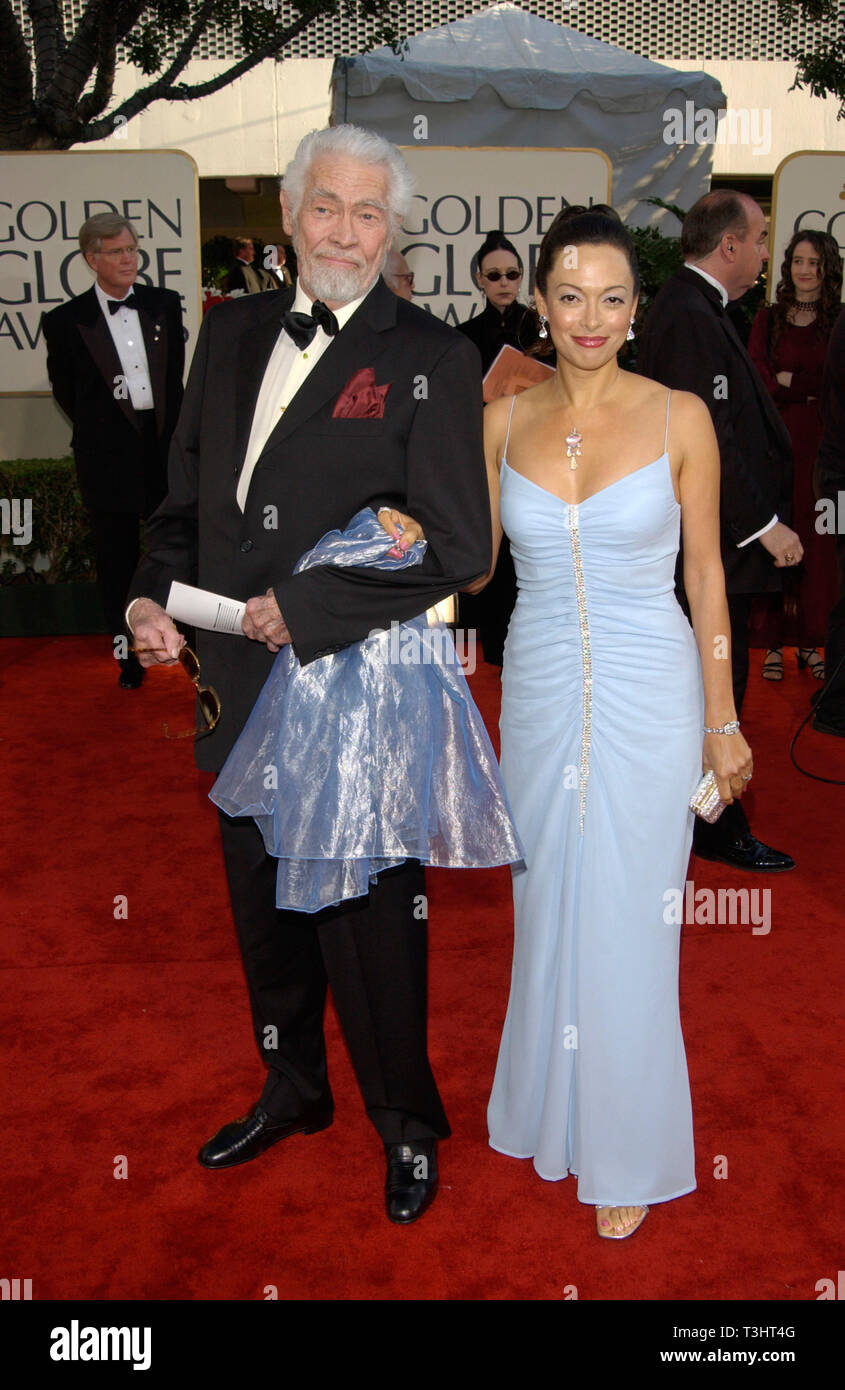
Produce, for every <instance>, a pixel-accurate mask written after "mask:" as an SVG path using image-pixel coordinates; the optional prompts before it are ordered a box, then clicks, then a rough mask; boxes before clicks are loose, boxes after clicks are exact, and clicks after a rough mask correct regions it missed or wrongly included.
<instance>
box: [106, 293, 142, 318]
mask: <svg viewBox="0 0 845 1390" xmlns="http://www.w3.org/2000/svg"><path fill="white" fill-rule="evenodd" d="M137 308H138V296H137V295H135V294H128V295H127V296H126V298H125V299H110V300H109V313H110V314H116V313H117V311H118V309H137Z"/></svg>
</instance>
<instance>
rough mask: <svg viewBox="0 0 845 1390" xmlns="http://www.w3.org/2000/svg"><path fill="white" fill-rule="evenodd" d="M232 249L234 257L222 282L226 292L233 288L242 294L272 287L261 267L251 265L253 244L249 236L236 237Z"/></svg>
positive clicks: (230, 291)
mask: <svg viewBox="0 0 845 1390" xmlns="http://www.w3.org/2000/svg"><path fill="white" fill-rule="evenodd" d="M233 249H234V253H235V259H234V260H233V261H232V264H231V265H230V266H229V269H228V272H227V274H226V280H225V284H224V288H225V291H226V293H227V294H231V293H232V291H233V290H236V291H240V292H242V293H243V294H259V293H260V292H261V291H262V290H266V289H272V288H274V287H273V286H271V285H268V284H267V281H266V280H265V278H264V273H263V271H262V269H261V267H260V266H255V265H253V261H254V260H255V246H254V244H253V242H252V240H251V239H250V237H238V238H237V240H236V241H235V243H234V247H233Z"/></svg>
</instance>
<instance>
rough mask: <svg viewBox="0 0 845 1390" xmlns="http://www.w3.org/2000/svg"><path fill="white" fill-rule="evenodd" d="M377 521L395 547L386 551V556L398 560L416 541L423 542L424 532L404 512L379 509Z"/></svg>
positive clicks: (384, 508)
mask: <svg viewBox="0 0 845 1390" xmlns="http://www.w3.org/2000/svg"><path fill="white" fill-rule="evenodd" d="M378 519H379V521H380V522H381V524H382V527H383V528H384V530H385V531H386V532H387V534H388V535H389V536H393V538H394V540H395V541H396V545H395V546H393V548H392V549H391V550H388V552H387V553H388V555H393V556H394V557H395V559H397V560H400V559H401V558H402V556H403V555H404V554H405V551H406V550H408V548H409V547H410V546H412V545H415V544H416V542H417V541H424V540H425V532H424V531H423V528H422V527H421V526H420V523H419V522H418V521H415V520H414V518H413V517H412V516H407V515H406V514H405V512H400V511H397V509H396V508H395V507H380V508H379V513H378Z"/></svg>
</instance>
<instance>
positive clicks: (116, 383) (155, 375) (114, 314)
mask: <svg viewBox="0 0 845 1390" xmlns="http://www.w3.org/2000/svg"><path fill="white" fill-rule="evenodd" d="M79 245H80V249H81V251H82V254H83V256H84V257H85V260H86V261H87V262H88V264H89V266H90V267H91V269H92V270H93V271H94V274H95V275H96V277H97V278H96V280H95V283H94V285H93V286H92V287H91V289H90V290H86V291H85V293H84V294H81V295H79V296H78V297H77V298H76V299H71V300H68V302H67V303H66V304H60V305H59V306H58V308H56V309H51V311H50V312H49V313H48V314H45V316H44V339H45V342H46V344H47V372H48V374H49V377H50V382H51V384H52V387H53V395H54V396H55V398H56V401H57V402H58V404H59V405H60V406H61V407H62V410H64V412H65V414H66V415H68V416H69V417H70V420H71V423H72V424H73V437H72V439H71V445H72V448H73V453H74V458H75V461H76V471H77V476H78V479H79V489H80V492H81V493H82V500H83V502H84V503H85V505H86V507H87V508H88V511H89V515H90V518H91V526H92V531H93V536H94V551H95V556H96V563H97V580H98V583H99V586H100V592H101V594H102V597H103V605H104V608H105V614H106V622H107V624H108V628H109V632H111V633H112V634H114V635H116V636H119V642H120V643H122V644H124V645H125V635H124V626H123V610H124V607H125V604H126V593H127V590H128V588H129V581H130V579H131V578H132V575H133V574H134V572H135V567H136V565H137V564H138V555H139V524H140V519H141V517H146V516H149V514H150V513H151V512H152V511H154V510H155V508H156V507H157V506H158V504H159V502H161V500H162V498H163V497H164V494H165V492H166V491H167V452H168V448H169V445H170V437H171V435H172V433H173V429H174V427H175V424H176V417H177V415H178V414H179V406H180V405H181V402H182V372H183V369H184V365H185V338H184V333H183V330H182V305H181V301H180V299H179V296H178V294H176V292H175V291H174V290H162V289H157V288H156V287H155V286H151V285H150V286H148V285H141V284H138V282H137V275H138V240H137V237H136V236H135V231H134V228H133V226H132V224H131V222H128V221H127V220H126V218H125V217H120V216H118V215H117V214H115V213H110V212H101V213H97V214H96V215H95V216H94V217H89V218H88V221H87V222H84V223H83V224H82V227H81V228H80V230H79ZM115 654H116V655H117V656H118V659H119V661H120V675H119V677H118V682H119V684H120V685H121V686H122V687H123V688H124V689H129V690H134V689H136V688H137V687H138V686H139V685H140V684H141V681H142V679H143V675H144V672H143V669H142V667H141V666H140V665H139V663H138V661H137V659H136V657H135V656H133V655H132V654H131V653H129V652H125V651H124V652H123V653H121V647H120V645H118V644H116V645H115Z"/></svg>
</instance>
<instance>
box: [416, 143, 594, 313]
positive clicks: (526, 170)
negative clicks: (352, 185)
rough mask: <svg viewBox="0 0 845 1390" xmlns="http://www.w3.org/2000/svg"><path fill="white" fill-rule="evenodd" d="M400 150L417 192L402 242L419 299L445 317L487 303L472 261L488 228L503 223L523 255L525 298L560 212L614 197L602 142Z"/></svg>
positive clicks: (500, 227) (474, 310)
mask: <svg viewBox="0 0 845 1390" xmlns="http://www.w3.org/2000/svg"><path fill="white" fill-rule="evenodd" d="M402 153H403V155H404V157H405V159H406V160H407V162H408V165H409V167H410V169H411V172H412V174H413V175H414V178H415V179H416V193H415V196H414V200H413V202H412V204H411V211H410V213H409V214H408V218H407V220H406V223H405V226H404V227H403V228H402V231H401V233H400V235H399V237H398V238H397V240H396V245H397V246H398V247H399V249H400V251H402V253H403V255H405V257H406V258H407V261H408V264H409V266H410V268H411V270H412V271H413V272H414V277H415V283H414V303H415V304H418V305H420V307H421V308H423V309H428V310H429V311H430V312H431V313H432V314H434V315H435V317H437V318H440V319H444V320H445V321H446V322H447V323H463V322H464V320H465V319H468V318H471V317H472V316H473V313H478V312H479V311H480V310H481V309H483V307H484V300H483V299H482V297H481V292H480V291H479V289H478V287H477V286H476V284H475V280H474V279H473V276H472V273H471V267H470V263H471V261H472V258H473V256H474V255H475V253H476V251H477V250H478V248H479V246H480V245H481V243H482V242H483V240H484V238H485V236H486V235H487V233H488V232H490V231H495V230H497V229H498V230H500V231H503V232H504V233H505V235H506V236H507V237H508V239H509V240H510V241H512V242H513V244H514V246H515V247H516V249H517V251H518V252H519V254H520V256H521V257H522V262H523V265H524V266H525V277H524V279H523V282H522V286H521V289H520V298H521V299H522V300H524V301H525V302H527V301H528V297H529V295H530V294H532V293H533V290H534V268H535V266H536V264H537V255H538V252H539V250H540V242H541V241H542V240H543V236H544V235H545V233H546V232H547V231H548V229H549V226H550V225H551V222H552V219H553V218H554V216H555V214H556V213H558V212H560V210H561V208H562V207H566V206H568V205H569V204H570V203H584V204H585V205H587V206H589V205H590V204H591V203H609V202H610V198H611V163H610V160H609V159H608V157H607V155H606V154H604V152H603V151H602V150H571V149H542V148H530V149H529V148H514V147H512V146H511V147H505V146H502V147H494V146H480V147H477V148H464V147H461V146H455V145H425V146H421V145H413V146H407V145H406V146H402Z"/></svg>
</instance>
